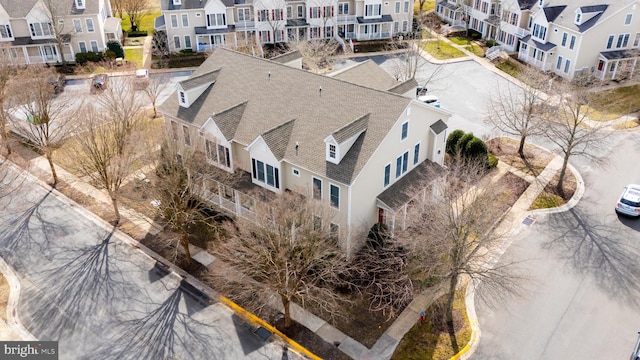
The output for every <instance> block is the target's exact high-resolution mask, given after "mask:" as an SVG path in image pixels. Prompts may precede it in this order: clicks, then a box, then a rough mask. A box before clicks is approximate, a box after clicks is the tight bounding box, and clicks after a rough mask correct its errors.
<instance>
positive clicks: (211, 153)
mask: <svg viewBox="0 0 640 360" xmlns="http://www.w3.org/2000/svg"><path fill="white" fill-rule="evenodd" d="M205 149H206V151H207V158H208V159H209V160H212V161H214V162H216V163H217V164H218V165H220V166H223V167H227V168H231V156H230V154H229V152H230V150H229V148H228V147H226V146H224V145H220V144H216V143H215V142H213V141H211V140H206V141H205Z"/></svg>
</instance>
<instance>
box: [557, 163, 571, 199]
mask: <svg viewBox="0 0 640 360" xmlns="http://www.w3.org/2000/svg"><path fill="white" fill-rule="evenodd" d="M568 164H569V153H568V152H567V153H566V154H564V160H562V168H561V169H560V176H559V178H558V185H556V191H557V192H558V195H560V196H562V198H563V199H564V176H565V174H566V173H567V165H568Z"/></svg>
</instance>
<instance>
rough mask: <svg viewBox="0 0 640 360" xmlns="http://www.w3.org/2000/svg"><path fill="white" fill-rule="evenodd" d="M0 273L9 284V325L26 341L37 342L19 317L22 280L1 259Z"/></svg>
mask: <svg viewBox="0 0 640 360" xmlns="http://www.w3.org/2000/svg"><path fill="white" fill-rule="evenodd" d="M0 272H2V275H4V277H5V279H7V282H8V283H9V288H10V290H9V301H7V325H9V327H10V328H11V330H13V331H14V332H15V333H16V334H17V335H18V336H20V338H22V340H24V341H37V340H38V339H36V337H35V336H33V334H31V332H30V331H29V330H27V328H25V327H24V325H22V323H21V322H20V318H19V317H18V303H19V302H20V280H18V277H17V276H16V274H15V273H14V272H13V270H12V269H11V267H9V264H7V263H6V262H5V261H4V259H3V258H1V257H0Z"/></svg>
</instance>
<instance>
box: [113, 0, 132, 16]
mask: <svg viewBox="0 0 640 360" xmlns="http://www.w3.org/2000/svg"><path fill="white" fill-rule="evenodd" d="M126 1H128V0H110V2H111V8H113V13H114V14H115V15H116V16H117V17H119V18H120V19H122V18H123V15H124V9H123V6H124V3H125V2H126Z"/></svg>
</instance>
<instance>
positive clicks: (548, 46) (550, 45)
mask: <svg viewBox="0 0 640 360" xmlns="http://www.w3.org/2000/svg"><path fill="white" fill-rule="evenodd" d="M521 41H522V42H524V43H527V44H530V45H533V46H535V47H536V48H538V49H540V50H542V51H549V50H551V49H553V48H554V47H556V46H557V45H556V44H554V43H550V42H546V43H544V44H543V43H541V42H539V41H535V40H533V39H531V35H527V36H525V37H523V38H522V40H521Z"/></svg>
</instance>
